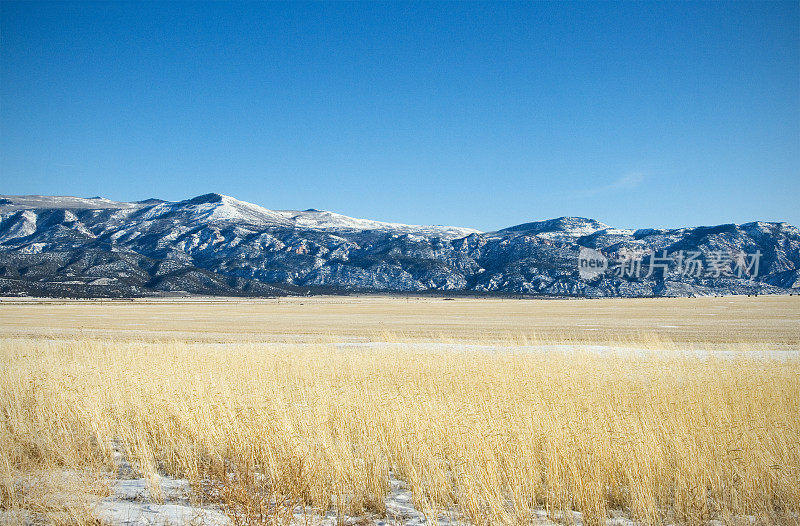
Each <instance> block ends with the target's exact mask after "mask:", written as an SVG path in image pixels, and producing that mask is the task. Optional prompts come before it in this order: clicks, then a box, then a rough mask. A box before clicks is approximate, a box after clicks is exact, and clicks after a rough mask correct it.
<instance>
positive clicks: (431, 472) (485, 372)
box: [0, 297, 800, 525]
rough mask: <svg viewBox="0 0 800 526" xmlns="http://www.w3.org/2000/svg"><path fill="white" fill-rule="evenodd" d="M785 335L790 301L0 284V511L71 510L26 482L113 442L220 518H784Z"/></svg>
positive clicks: (101, 458) (87, 465)
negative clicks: (252, 292)
mask: <svg viewBox="0 0 800 526" xmlns="http://www.w3.org/2000/svg"><path fill="white" fill-rule="evenodd" d="M586 329H597V330H586ZM799 331H800V298H798V297H758V298H696V299H680V300H677V299H676V300H673V299H663V300H590V301H530V300H516V301H512V300H478V299H456V300H454V301H444V300H442V299H441V298H423V299H408V300H407V299H405V298H386V297H354V298H332V297H331V298H303V299H302V300H301V299H292V300H285V299H281V300H262V301H247V300H242V301H234V300H231V301H200V300H193V301H185V300H183V301H176V300H173V301H150V302H144V301H135V302H102V303H101V302H53V301H46V302H43V301H31V300H14V301H8V300H4V301H2V302H0V374H1V375H2V378H3V381H2V382H0V498H1V499H2V502H1V503H0V508H2V510H5V511H6V512H8V511H9V510H29V511H33V512H35V513H36V517H37V520H42V521H44V522H47V521H50V522H54V523H65V524H69V523H75V522H83V523H92V522H93V519H92V518H91V511H90V510H91V504H89V503H85V502H79V503H75V501H74V500H70V499H69V498H65V497H64V494H68V493H69V488H67V487H64V484H62V485H61V486H58V484H56V483H55V482H53V483H52V484H53V486H54V487H52V488H50V487H46V486H43V485H38V486H37V485H33V486H32V485H31V484H26V483H25V481H26V480H30V479H31V477H32V476H33V475H35V474H37V473H57V472H65V471H68V472H70V473H73V475H72V476H76V475H74V474H75V473H78V474H79V475H77V476H79V477H83V479H82V480H84V481H83V482H81V483H80V484H78V483H74V484H72V489H73V490H75V489H76V488H75V486H79V485H86V486H89V485H92V484H96V482H94V481H93V478H92V474H97V473H104V472H107V471H109V470H111V469H112V467H113V462H112V453H113V451H112V450H113V447H114V446H113V445H114V444H117V445H121V447H122V449H123V450H124V452H125V453H126V455H127V456H128V458H130V459H131V460H132V461H133V462H134V464H135V466H137V469H138V470H139V471H140V472H141V474H142V476H144V477H145V478H147V479H148V480H156V479H157V478H158V476H159V475H171V476H174V477H180V478H185V479H188V480H189V481H190V483H191V485H192V487H193V489H194V498H195V499H198V500H199V501H203V502H210V503H213V504H216V505H218V506H220V507H221V508H222V509H223V510H225V511H226V513H228V515H229V516H230V517H231V518H232V520H234V522H235V523H245V524H256V523H268V524H284V523H286V520H288V519H287V517H291V510H293V509H296V507H297V506H308V507H309V508H310V509H314V510H317V511H319V512H322V511H325V510H331V509H335V510H337V511H338V512H340V513H343V514H348V515H350V516H355V517H363V518H364V523H365V524H369V523H370V521H372V520H377V519H379V518H380V517H382V516H383V514H384V513H385V511H386V510H385V500H384V499H385V498H386V496H387V493H388V491H389V482H390V480H391V479H399V480H401V481H403V482H405V483H407V484H408V486H409V487H410V488H411V491H412V493H413V499H414V505H415V507H416V508H417V509H419V510H422V511H424V512H425V513H426V515H428V516H429V517H435V516H440V515H442V514H444V515H446V516H449V517H451V518H454V520H457V521H464V522H467V523H471V524H481V525H490V524H531V523H535V522H536V517H537V515H536V514H535V511H536V510H540V509H544V510H546V511H547V513H548V516H549V517H550V518H551V519H553V520H555V521H564V522H570V521H571V520H573V515H572V513H571V512H572V511H573V510H574V511H578V512H581V513H582V520H583V522H584V523H585V524H603V523H605V521H606V519H607V518H609V517H612V516H615V515H623V516H625V517H628V518H630V519H633V520H636V521H639V522H641V523H644V524H708V523H709V522H710V521H712V520H718V521H722V523H725V524H752V523H756V524H798V523H800V360H798V358H797V357H796V356H794V355H792V354H791V353H786V351H797V350H800V343H798V342H800V333H799ZM347 341H350V342H362V341H364V342H369V341H374V342H390V343H392V342H415V343H416V345H414V346H402V345H388V346H376V347H357V346H349V347H341V346H339V345H337V344H338V343H341V342H347ZM440 343H448V344H451V345H448V346H441V345H437V344H440ZM462 343H470V344H476V343H479V344H485V345H494V346H495V348H493V349H491V350H483V351H481V350H475V349H474V348H466V347H464V348H459V345H460V344H462ZM598 343H602V344H605V345H612V346H617V347H620V346H631V347H635V348H638V349H641V348H645V349H652V350H653V351H654V352H649V353H646V354H640V353H636V352H620V353H611V352H605V351H602V350H600V351H598V350H592V348H589V347H587V346H588V345H594V344H598ZM553 344H557V345H563V347H559V348H558V349H554V348H551V347H550V346H551V345H553ZM521 345H522V346H524V347H520V346H521ZM538 346H541V347H538ZM688 348H703V349H711V350H712V352H711V353H699V354H698V353H685V352H682V351H683V350H685V349H688ZM714 350H719V351H728V352H724V353H720V354H715V352H713V351H714ZM731 350H733V351H735V352H733V353H731V352H730V351H731ZM752 350H782V351H784V353H783V354H781V355H780V356H779V357H770V355H769V354H764V353H752V352H750V351H752ZM32 474H33V475H32ZM52 480H54V479H53V477H51V482H52ZM56 486H57V487H56ZM155 488H156V486H155V485H154V486H153V490H154V491H155ZM94 493H96V494H97V495H102V493H103V490H102V489H96V490H94ZM86 494H87V491H82V492H81V495H86ZM287 510H289V511H287ZM6 516H10V515H6Z"/></svg>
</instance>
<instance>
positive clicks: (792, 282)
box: [0, 193, 800, 297]
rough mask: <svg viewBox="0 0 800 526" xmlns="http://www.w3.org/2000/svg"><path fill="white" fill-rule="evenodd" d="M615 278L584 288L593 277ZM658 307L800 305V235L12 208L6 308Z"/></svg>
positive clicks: (182, 208) (22, 201)
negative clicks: (600, 300) (428, 298)
mask: <svg viewBox="0 0 800 526" xmlns="http://www.w3.org/2000/svg"><path fill="white" fill-rule="evenodd" d="M586 258H590V259H592V260H594V261H595V263H596V264H597V265H601V266H600V268H599V269H595V271H594V272H592V273H589V274H591V275H587V273H584V272H581V271H580V270H581V269H580V268H579V265H580V264H581V263H580V261H585V260H586ZM352 292H383V293H411V292H414V293H423V292H431V293H447V294H504V295H524V296H548V297H614V296H622V297H648V296H693V295H720V294H786V293H790V294H791V293H795V292H800V231H798V229H797V228H796V227H794V226H792V225H790V224H787V223H774V222H752V223H746V224H742V225H735V224H726V225H718V226H711V227H708V226H700V227H691V228H677V229H639V230H628V229H617V228H612V227H610V226H609V225H606V224H603V223H601V222H598V221H595V220H593V219H586V218H580V217H560V218H557V219H550V220H546V221H535V222H529V223H523V224H520V225H516V226H512V227H509V228H505V229H502V230H498V231H495V232H481V231H478V230H474V229H470V228H460V227H446V226H416V225H404V224H397V223H385V222H380V221H372V220H365V219H355V218H351V217H347V216H344V215H340V214H336V213H333V212H326V211H320V210H314V209H309V210H302V211H298V210H268V209H266V208H262V207H260V206H258V205H255V204H251V203H247V202H244V201H240V200H237V199H234V198H232V197H229V196H225V195H220V194H213V193H212V194H206V195H201V196H198V197H195V198H193V199H188V200H185V201H178V202H170V201H164V200H160V199H148V200H145V201H136V202H119V201H111V200H108V199H103V198H100V197H94V198H79V197H63V196H13V195H6V196H0V295H3V296H23V295H29V296H49V297H138V296H153V295H176V294H177V295H180V294H205V295H230V296H276V295H295V294H302V295H306V294H317V293H352Z"/></svg>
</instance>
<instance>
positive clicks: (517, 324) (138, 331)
mask: <svg viewBox="0 0 800 526" xmlns="http://www.w3.org/2000/svg"><path fill="white" fill-rule="evenodd" d="M383 334H388V335H391V336H390V338H391V339H397V338H400V339H403V340H414V341H437V340H442V339H444V340H453V341H456V342H463V341H481V342H482V341H504V340H509V339H514V338H523V339H529V340H537V341H551V342H558V343H587V344H591V343H594V344H601V343H604V342H625V341H634V342H635V341H641V340H643V339H645V340H653V339H655V340H659V339H661V340H666V341H668V342H673V343H678V344H683V343H686V344H691V345H692V346H695V344H700V345H702V346H710V345H727V344H734V345H735V344H748V345H751V346H752V344H755V345H756V346H758V345H761V344H764V345H767V346H768V347H770V348H779V347H788V348H792V349H797V348H800V295H799V296H760V297H747V296H733V297H722V298H713V297H702V298H658V299H634V300H631V299H600V300H518V299H468V298H456V299H454V300H452V301H446V300H443V299H442V298H419V297H409V298H403V297H386V296H355V297H335V296H327V297H310V298H279V299H264V300H241V299H212V298H207V299H184V300H177V299H173V300H134V301H109V300H106V301H72V302H70V301H59V300H52V301H32V300H16V299H0V337H15V336H31V337H37V338H38V337H47V338H84V337H99V338H109V337H113V338H115V339H120V338H121V339H134V340H175V339H179V340H183V341H247V342H252V341H259V342H261V341H318V340H319V339H320V338H322V339H331V340H333V341H345V340H369V339H373V338H376V337H380V336H381V335H383Z"/></svg>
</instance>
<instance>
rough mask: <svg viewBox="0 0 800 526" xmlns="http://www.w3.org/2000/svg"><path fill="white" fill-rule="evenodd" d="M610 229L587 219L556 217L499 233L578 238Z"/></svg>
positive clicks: (505, 229)
mask: <svg viewBox="0 0 800 526" xmlns="http://www.w3.org/2000/svg"><path fill="white" fill-rule="evenodd" d="M608 228H611V227H610V226H609V225H606V224H605V223H601V222H600V221H595V220H594V219H588V218H585V217H566V216H565V217H557V218H555V219H548V220H545V221H533V222H531V223H522V224H521V225H516V226H512V227H508V228H504V229H503V230H500V231H499V232H502V233H509V232H520V233H522V232H524V233H528V234H536V235H539V236H542V237H573V238H578V237H582V236H588V235H590V234H593V233H595V232H597V231H599V230H605V229H608Z"/></svg>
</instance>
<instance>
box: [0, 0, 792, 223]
mask: <svg viewBox="0 0 800 526" xmlns="http://www.w3.org/2000/svg"><path fill="white" fill-rule="evenodd" d="M798 6H800V3H798V2H796V1H792V2H786V3H780V2H760V3H747V2H738V1H737V2H731V3H724V2H723V3H684V2H681V3H674V4H670V3H667V4H662V3H635V2H627V3H621V4H617V3H536V2H534V3H390V4H376V3H366V2H365V3H311V4H305V3H287V4H282V3H183V2H181V3H161V2H158V3H147V4H142V3H130V4H124V3H123V4H119V3H93V4H71V3H34V2H23V3H13V2H5V1H4V2H0V10H1V11H2V21H1V22H0V24H1V26H2V27H1V28H0V59H1V60H0V74H1V75H2V76H1V77H0V156H1V157H0V193H6V194H67V195H78V196H87V197H88V196H94V195H101V196H104V197H108V198H111V199H116V200H126V201H127V200H138V199H145V198H148V197H160V198H164V199H169V200H179V199H184V198H187V197H191V196H194V195H198V194H201V193H207V192H219V193H224V194H229V195H232V196H234V197H237V198H239V199H243V200H245V201H251V202H255V203H257V204H260V205H262V206H265V207H267V208H274V209H305V208H318V209H326V210H333V211H336V212H340V213H344V214H347V215H351V216H356V217H365V218H371V219H381V220H388V221H399V222H406V223H424V224H451V225H460V226H471V227H475V228H479V229H483V230H492V229H497V228H502V227H506V226H510V225H514V224H518V223H522V222H527V221H533V220H539V219H546V218H551V217H557V216H562V215H577V216H585V217H592V218H595V219H598V220H601V221H604V222H606V223H609V224H612V225H615V226H619V227H646V226H655V227H659V226H667V227H670V226H687V225H699V224H718V223H727V222H737V223H741V222H746V221H752V220H756V219H762V220H773V221H789V222H791V223H793V224H795V225H800V7H798Z"/></svg>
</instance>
